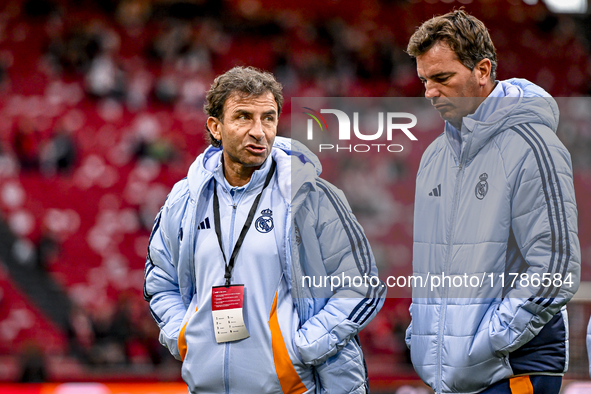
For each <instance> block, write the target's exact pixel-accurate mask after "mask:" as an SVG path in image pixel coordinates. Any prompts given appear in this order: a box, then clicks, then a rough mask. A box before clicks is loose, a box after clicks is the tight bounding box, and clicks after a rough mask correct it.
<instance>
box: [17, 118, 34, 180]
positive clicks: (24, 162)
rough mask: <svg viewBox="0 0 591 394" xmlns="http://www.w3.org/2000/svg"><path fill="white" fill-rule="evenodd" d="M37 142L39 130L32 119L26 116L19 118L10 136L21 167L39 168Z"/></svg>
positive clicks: (24, 168)
mask: <svg viewBox="0 0 591 394" xmlns="http://www.w3.org/2000/svg"><path fill="white" fill-rule="evenodd" d="M39 144H40V137H39V132H38V131H37V128H36V127H35V125H34V123H33V121H32V120H31V119H29V118H27V117H23V118H21V119H20V121H19V122H18V123H17V125H16V127H15V129H14V134H13V137H12V146H13V149H14V153H15V154H16V157H17V159H18V161H19V163H20V166H21V169H23V170H25V171H31V170H39Z"/></svg>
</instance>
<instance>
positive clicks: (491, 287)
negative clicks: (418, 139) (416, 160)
mask: <svg viewBox="0 0 591 394" xmlns="http://www.w3.org/2000/svg"><path fill="white" fill-rule="evenodd" d="M407 51H408V53H409V54H410V55H411V56H413V57H415V58H416V61H417V73H418V75H419V78H420V80H421V81H422V82H423V84H424V86H425V97H426V98H427V99H429V100H430V101H431V104H432V105H433V106H434V107H435V109H436V110H437V111H438V112H439V113H440V115H441V117H442V118H443V119H444V120H445V129H444V133H443V134H442V135H440V136H439V137H438V138H437V139H436V140H435V141H434V142H433V143H432V144H431V145H430V146H429V148H427V150H426V151H425V153H424V154H423V157H422V160H421V165H420V167H419V170H418V173H417V180H416V195H415V216H414V253H413V271H414V275H419V276H424V275H426V274H427V273H429V274H430V275H431V276H434V277H437V278H439V279H440V280H441V281H442V282H443V287H442V288H437V290H436V291H433V292H428V291H427V292H422V291H421V289H419V288H418V287H415V288H413V301H412V305H411V315H412V322H411V325H410V326H409V328H408V330H407V344H408V346H409V347H410V350H411V356H412V362H413V365H414V367H415V370H416V371H417V372H418V374H419V376H420V377H421V378H422V379H423V380H424V381H425V382H426V383H427V384H429V385H430V386H431V387H432V388H433V389H434V390H435V391H436V392H438V393H451V392H464V393H468V392H470V393H477V392H478V393H486V394H489V393H490V394H492V393H494V394H502V393H507V394H509V393H514V392H515V390H517V389H516V387H522V389H519V390H523V391H528V392H530V393H532V392H533V393H540V394H558V393H559V391H560V386H561V381H562V374H564V372H566V369H567V367H568V354H569V353H568V321H567V316H566V303H567V302H568V301H569V300H570V299H571V297H572V296H573V294H574V293H575V292H576V291H577V289H578V287H579V280H580V274H581V251H580V247H579V241H578V236H577V208H576V201H575V192H574V186H573V176H572V165H571V161H570V155H569V152H568V151H567V150H566V148H565V147H564V145H562V143H561V142H560V140H559V139H558V138H557V137H556V134H555V133H556V129H557V127H558V113H559V110H558V106H557V104H556V101H555V100H554V99H553V98H552V97H551V96H550V95H549V94H548V93H547V92H545V91H544V90H543V89H542V88H540V87H538V86H536V85H534V84H532V83H531V82H529V81H527V80H524V79H517V78H514V79H510V80H506V81H497V80H496V79H495V75H496V67H497V55H496V49H495V47H494V45H493V42H492V40H491V38H490V36H489V33H488V30H487V28H486V27H485V26H484V24H483V23H482V22H481V21H480V20H478V19H476V18H475V17H473V16H471V15H468V14H467V13H466V12H464V11H463V10H456V11H453V12H450V13H448V14H445V15H441V16H436V17H434V18H432V19H430V20H428V21H426V22H425V23H423V24H422V25H421V26H420V27H419V28H418V29H417V31H416V32H415V33H414V34H413V36H412V37H411V38H410V41H409V44H408V49H407ZM489 274H490V275H493V276H495V279H496V278H499V276H498V275H505V277H514V276H513V275H512V274H516V275H517V274H518V275H519V277H520V279H521V281H520V282H519V283H518V284H516V285H513V284H508V283H507V282H505V284H503V283H501V282H500V281H496V282H495V281H493V280H492V279H491V278H492V276H491V277H489V279H490V280H487V281H485V279H484V276H486V275H489ZM446 275H447V276H448V277H449V276H453V277H454V278H457V277H460V276H463V277H475V276H478V277H480V276H481V275H482V276H483V282H481V286H480V287H475V286H471V288H470V287H468V286H466V287H462V286H461V285H460V286H456V285H455V283H457V282H456V280H455V279H454V280H453V283H454V284H453V285H452V284H451V282H450V284H447V283H446V279H445V276H446ZM550 278H551V279H550ZM525 279H527V280H525ZM536 279H539V282H537V284H536ZM542 281H544V284H542ZM548 281H550V282H548ZM483 283H484V285H482V284H483Z"/></svg>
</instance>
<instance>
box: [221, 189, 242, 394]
mask: <svg viewBox="0 0 591 394" xmlns="http://www.w3.org/2000/svg"><path fill="white" fill-rule="evenodd" d="M243 193H246V191H244V192H243ZM230 195H231V197H232V219H231V220H230V238H229V241H228V247H229V249H228V253H227V254H226V255H227V256H231V255H232V249H233V247H232V245H234V223H235V222H236V211H237V208H238V202H236V200H235V197H236V194H235V193H230ZM242 195H244V194H242ZM240 200H242V198H240ZM229 367H230V342H226V348H225V349H224V387H225V391H226V394H230V370H229Z"/></svg>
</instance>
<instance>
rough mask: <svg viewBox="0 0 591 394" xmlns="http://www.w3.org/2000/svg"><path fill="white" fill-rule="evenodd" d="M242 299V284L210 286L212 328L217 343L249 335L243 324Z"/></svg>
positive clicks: (236, 339)
mask: <svg viewBox="0 0 591 394" xmlns="http://www.w3.org/2000/svg"><path fill="white" fill-rule="evenodd" d="M243 300H244V285H231V286H228V287H226V286H214V287H212V288H211V310H212V316H213V329H214V333H215V339H216V341H217V343H223V342H231V341H238V340H240V339H244V338H248V337H249V336H250V334H249V333H248V330H247V329H246V326H245V325H244V318H243V313H242V311H243V309H242V303H243Z"/></svg>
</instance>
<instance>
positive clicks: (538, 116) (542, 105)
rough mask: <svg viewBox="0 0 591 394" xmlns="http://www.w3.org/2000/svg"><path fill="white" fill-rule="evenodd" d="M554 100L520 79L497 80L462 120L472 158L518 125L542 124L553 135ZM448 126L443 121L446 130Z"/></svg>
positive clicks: (556, 125) (544, 92)
mask: <svg viewBox="0 0 591 394" xmlns="http://www.w3.org/2000/svg"><path fill="white" fill-rule="evenodd" d="M558 118H559V110H558V105H557V104H556V101H555V100H554V99H553V98H552V97H551V96H550V94H549V93H548V92H546V91H545V90H544V89H542V88H541V87H539V86H537V85H535V84H533V83H531V82H529V81H527V80H525V79H519V78H513V79H508V80H506V81H499V82H498V84H497V86H496V87H495V89H494V90H493V92H492V93H491V95H490V96H489V97H487V98H486V99H485V100H484V101H483V102H482V104H480V106H479V107H478V109H477V110H476V112H475V113H474V114H471V115H468V116H466V117H465V118H464V119H463V121H462V134H464V133H465V132H471V133H473V134H474V135H473V138H472V142H471V145H470V151H469V153H468V155H469V157H470V158H471V157H472V156H474V155H475V154H476V153H477V152H478V151H479V150H480V149H481V148H482V147H483V146H484V145H485V144H486V143H487V142H488V140H490V139H491V138H492V137H494V136H495V135H496V134H498V133H500V132H501V131H504V130H506V129H509V128H511V127H513V126H516V125H518V124H524V123H537V124H543V125H545V126H547V127H549V128H550V129H552V130H553V131H554V132H556V129H557V127H558ZM447 127H450V125H449V124H447V122H446V128H447Z"/></svg>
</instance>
